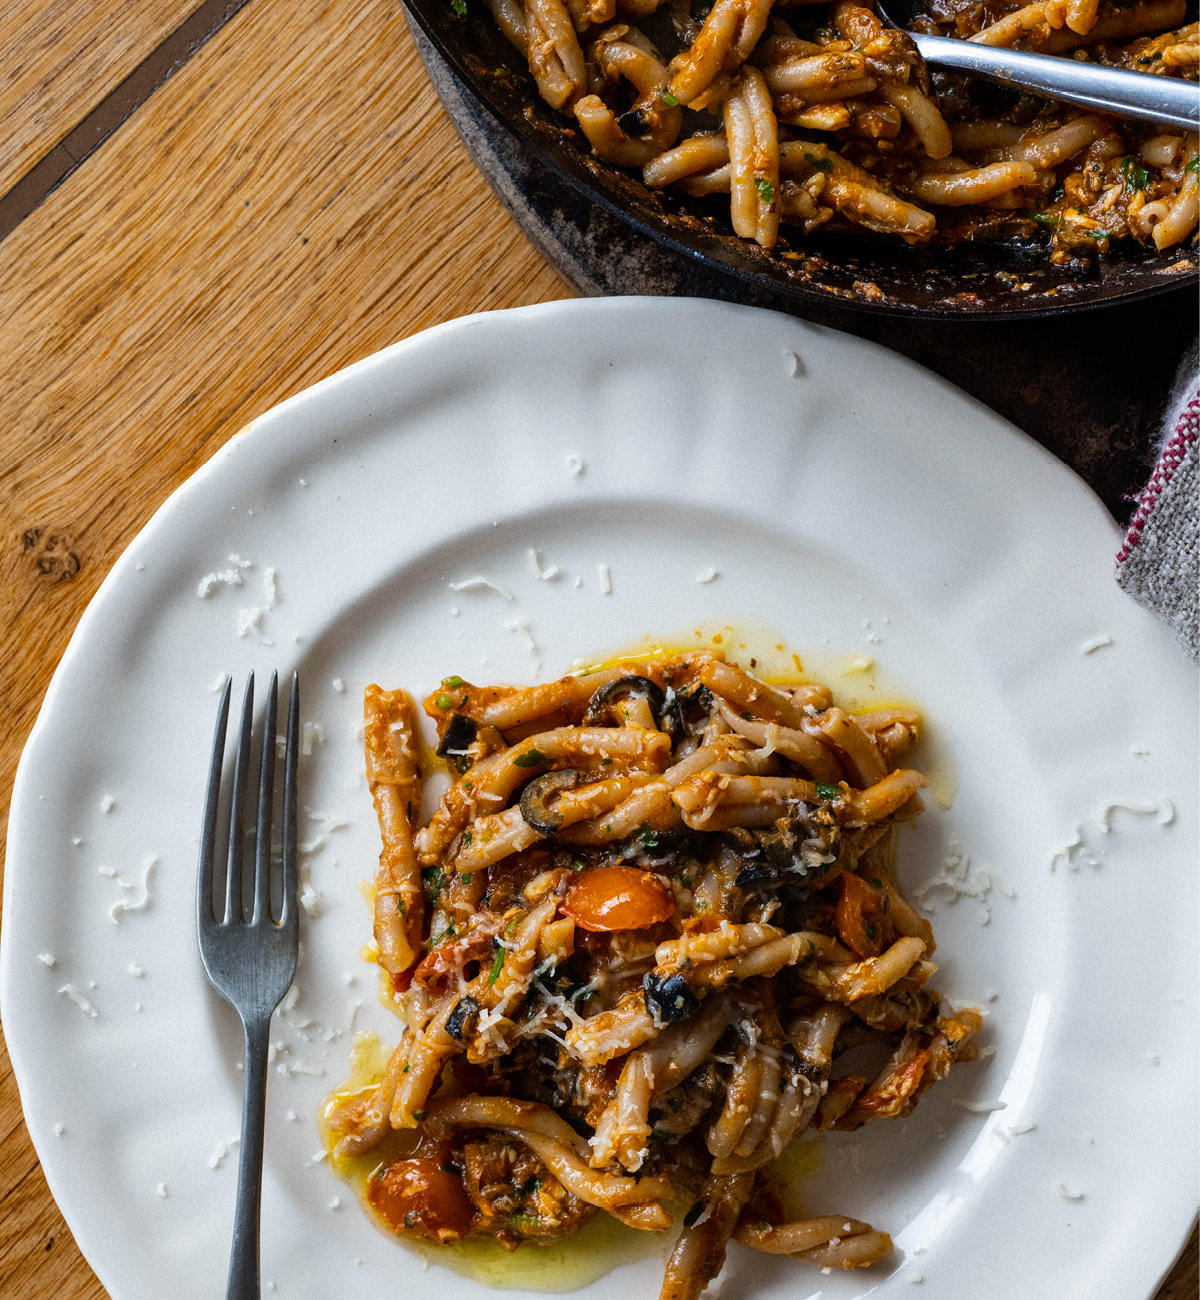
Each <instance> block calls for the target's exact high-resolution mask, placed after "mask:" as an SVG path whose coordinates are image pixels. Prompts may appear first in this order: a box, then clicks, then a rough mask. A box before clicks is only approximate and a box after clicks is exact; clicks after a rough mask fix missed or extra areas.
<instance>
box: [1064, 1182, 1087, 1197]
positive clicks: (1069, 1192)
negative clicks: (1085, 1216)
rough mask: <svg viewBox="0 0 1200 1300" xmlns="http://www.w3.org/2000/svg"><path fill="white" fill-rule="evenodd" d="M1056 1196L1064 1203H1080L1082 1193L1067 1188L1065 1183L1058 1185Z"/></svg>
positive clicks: (1069, 1187)
mask: <svg viewBox="0 0 1200 1300" xmlns="http://www.w3.org/2000/svg"><path fill="white" fill-rule="evenodd" d="M1058 1194H1059V1196H1061V1197H1062V1198H1063V1200H1064V1201H1082V1200H1083V1193H1082V1192H1080V1191H1077V1190H1076V1189H1075V1188H1073V1187H1071V1186H1069V1185H1068V1184H1067V1183H1059V1185H1058Z"/></svg>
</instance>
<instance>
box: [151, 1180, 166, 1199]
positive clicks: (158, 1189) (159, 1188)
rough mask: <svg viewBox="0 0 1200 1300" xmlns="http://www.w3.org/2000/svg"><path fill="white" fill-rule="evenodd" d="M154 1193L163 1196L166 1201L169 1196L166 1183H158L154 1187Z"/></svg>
mask: <svg viewBox="0 0 1200 1300" xmlns="http://www.w3.org/2000/svg"><path fill="white" fill-rule="evenodd" d="M154 1191H155V1193H156V1194H157V1195H159V1196H161V1197H162V1198H163V1200H164V1201H165V1200H166V1199H167V1196H168V1194H169V1189H168V1187H167V1185H166V1183H156V1184H155V1187H154Z"/></svg>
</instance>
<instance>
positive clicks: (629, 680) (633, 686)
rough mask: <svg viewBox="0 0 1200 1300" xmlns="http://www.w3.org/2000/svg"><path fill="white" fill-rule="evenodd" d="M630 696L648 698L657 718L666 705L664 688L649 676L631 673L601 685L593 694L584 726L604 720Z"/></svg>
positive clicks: (641, 698) (651, 709)
mask: <svg viewBox="0 0 1200 1300" xmlns="http://www.w3.org/2000/svg"><path fill="white" fill-rule="evenodd" d="M630 698H632V699H635V700H646V701H647V702H648V703H649V705H650V712H651V713H653V714H654V717H655V719H656V720H657V719H658V718H660V717H661V716H662V711H663V708H664V706H665V705H666V696H665V695H663V693H662V688H661V687H660V686H658V685H657V684H656V683H655V682H652V681H651V680H650V678H649V677H637V676H635V675H634V674H632V673H631V674H630V675H629V676H628V677H618V678H617V680H616V681H615V682H609V683H608V685H607V686H601V687H600V689H599V690H598V691H597V692H596V693H595V695H593V696H592V698H591V700H590V701H589V702H588V711H587V716H586V717H585V718H584V720H583V722H584V726H595V725H596V724H597V723H599V722H603V721H604V719H605V718H606V717H607V716H608V714H609V713H610V712H611V711H612V709H613V708H614V707H615V706H616V705H618V704H619V703H620V702H621V701H622V700H627V699H630Z"/></svg>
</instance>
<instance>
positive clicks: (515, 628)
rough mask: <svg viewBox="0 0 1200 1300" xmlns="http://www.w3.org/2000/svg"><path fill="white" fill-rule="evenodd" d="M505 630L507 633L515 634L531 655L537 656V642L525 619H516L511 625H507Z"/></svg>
mask: <svg viewBox="0 0 1200 1300" xmlns="http://www.w3.org/2000/svg"><path fill="white" fill-rule="evenodd" d="M504 629H505V631H507V632H515V633H516V634H517V636H519V637H520V638H521V641H522V642H523V644H524V646H525V649H526V650H528V651H529V653H530V654H531V655H535V654H537V642H536V641H535V640H534V639H533V633H532V632H530V630H529V624H528V623H526V622H525V620H524V619H523V618H514V619H513V621H512V622H511V623H505V625H504Z"/></svg>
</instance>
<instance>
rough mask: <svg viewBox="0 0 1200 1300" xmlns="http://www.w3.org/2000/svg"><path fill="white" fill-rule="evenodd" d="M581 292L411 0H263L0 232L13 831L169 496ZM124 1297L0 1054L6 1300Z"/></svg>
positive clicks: (33, 134)
mask: <svg viewBox="0 0 1200 1300" xmlns="http://www.w3.org/2000/svg"><path fill="white" fill-rule="evenodd" d="M190 7H194V6H191V5H190V4H186V3H185V4H184V5H181V6H180V7H179V9H178V10H175V9H172V8H171V6H170V5H169V4H167V3H158V4H148V5H147V4H137V5H135V4H121V3H119V2H118V3H110V4H108V5H107V7H105V5H103V4H100V3H96V4H95V5H94V6H93V5H87V6H85V5H82V4H78V3H75V4H73V5H68V4H67V3H65V2H64V3H60V4H59V5H58V6H57V7H54V6H52V7H51V9H50V10H49V12H61V13H62V14H63V15H64V16H67V15H71V16H76V17H77V15H78V14H80V13H83V12H84V11H87V10H90V11H91V13H92V14H94V15H95V20H94V21H93V20H92V19H91V18H89V19H88V21H86V22H84V23H83V25H82V26H81V27H80V28H79V30H78V32H76V30H75V27H74V26H71V25H70V24H67V25H66V26H65V27H64V32H63V34H62V35H61V36H59V37H56V38H55V39H54V40H53V41H46V42H44V43H43V44H41V45H38V44H37V36H36V35H31V34H30V33H31V32H33V31H34V30H35V29H34V28H33V27H30V26H28V25H26V26H22V25H21V24H22V22H23V21H24V18H23V17H22V16H20V15H18V17H17V18H15V19H14V17H13V16H12V15H11V14H10V15H8V16H7V17H5V18H3V19H0V88H8V87H14V86H18V83H20V82H21V78H22V77H23V76H24V77H25V78H26V81H27V82H28V83H29V84H31V85H33V84H42V83H44V84H46V85H53V84H56V85H61V86H69V85H79V86H82V85H83V83H84V82H86V80H87V77H86V76H84V75H79V76H77V77H75V80H74V81H73V80H72V77H73V76H74V75H75V74H74V73H72V71H71V69H70V64H71V62H72V59H71V57H70V49H71V45H70V42H72V41H74V42H75V48H76V52H77V55H78V57H79V59H80V60H81V61H80V64H79V67H78V69H76V70H75V71H76V72H78V73H80V74H83V73H84V72H86V71H87V69H89V68H94V67H95V66H96V61H97V59H98V60H99V62H100V63H101V64H104V65H105V66H107V62H106V61H107V60H108V59H112V58H118V56H119V57H127V55H126V54H122V53H121V51H123V50H124V51H128V50H132V49H133V48H134V45H133V44H126V43H127V42H134V43H137V42H140V44H138V45H137V48H140V49H149V48H151V47H153V45H154V44H155V40H156V39H157V37H156V33H158V34H160V33H161V32H162V30H163V29H164V27H169V26H170V25H171V24H172V22H173V21H174V20H175V17H178V15H179V14H181V13H182V12H183V11H184V10H185V9H187V8H190ZM118 10H119V11H120V12H121V14H122V19H121V24H122V29H121V31H120V33H116V32H114V30H112V26H113V24H112V17H113V15H114V14H115V13H116V12H117V11H118ZM46 12H47V10H45V9H43V10H42V11H41V13H42V14H43V15H44V14H45V13H46ZM104 14H107V15H108V30H105V24H104V22H103V21H101V19H102V16H103V15H104ZM172 15H174V16H175V17H172ZM64 23H65V17H64ZM36 31H37V32H41V29H40V28H37V29H36ZM6 33H7V34H8V35H7V36H6ZM13 40H16V41H18V42H23V43H24V47H23V48H22V49H21V51H20V52H19V53H14V47H13V45H12V43H11V42H12V41H13ZM97 41H99V42H101V44H103V42H104V41H110V42H113V43H112V44H109V45H106V46H104V48H105V49H107V50H109V51H110V52H109V54H107V55H104V56H103V57H101V56H99V55H97V54H96V50H97V48H99V47H98V46H97V44H96V42H97ZM14 59H15V60H16V62H15V63H14ZM35 59H36V60H40V61H41V62H40V63H39V64H38V67H40V68H42V69H43V71H42V72H40V73H38V74H36V75H34V76H33V77H32V79H30V75H29V73H28V72H23V71H22V67H24V66H25V64H23V63H22V62H21V61H22V60H25V61H26V62H28V66H29V67H33V63H32V62H29V61H30V60H35ZM89 60H90V61H89ZM18 64H20V66H17V65H18ZM39 77H41V79H42V81H41V82H39V80H38V78H39ZM56 78H57V81H56ZM0 93H7V90H2V92H0ZM57 93H58V92H55V96H53V97H55V98H56V97H57ZM64 98H69V96H65V97H64ZM86 99H87V96H86V95H83V96H82V97H81V98H80V99H78V101H77V102H76V104H75V106H74V107H73V108H68V107H67V106H65V104H57V103H56V105H55V112H54V114H51V115H50V116H49V117H47V118H45V119H44V120H43V119H39V120H41V121H42V125H41V126H40V127H38V126H37V123H36V122H34V123H33V126H32V127H30V128H29V129H27V130H25V134H24V135H22V136H21V140H27V141H28V142H29V143H28V145H26V144H22V145H21V148H23V149H27V153H28V156H29V157H36V156H37V149H38V139H37V135H38V131H39V130H41V131H43V132H45V133H46V134H45V137H44V138H45V140H46V141H48V142H49V143H52V142H53V140H52V139H51V137H54V138H57V134H61V128H62V127H63V126H64V125H65V126H67V127H69V126H70V125H72V123H71V122H70V121H69V120H68V119H69V117H70V115H71V113H79V112H80V111H81V110H82V111H86V108H85V107H84V106H85V103H86ZM10 102H11V103H13V104H16V103H33V102H34V101H33V100H32V99H30V98H29V95H28V93H26V95H25V98H24V99H21V97H20V96H19V95H16V96H10V97H9V99H0V108H3V106H4V105H6V104H9V103H10ZM31 121H32V119H31ZM2 122H3V118H2V116H0V123H2ZM4 129H5V128H3V126H2V125H0V138H2V137H3V133H4ZM18 134H19V133H18ZM14 138H15V137H14ZM5 157H6V160H7V154H6V155H5ZM567 296H569V291H568V290H567V289H566V287H565V286H564V285H563V284H562V283H561V282H560V281H559V280H558V279H557V277H556V276H555V275H554V273H553V272H552V271H551V270H550V269H549V268H548V267H547V266H546V265H545V264H544V263H543V262H542V261H541V260H540V259H539V257H538V256H537V254H536V253H535V252H534V251H533V250H532V248H531V247H530V246H529V245H528V244H527V243H526V242H525V240H524V238H523V236H522V235H521V234H520V232H519V231H518V230H517V228H516V227H515V226H514V225H513V223H512V222H511V220H510V219H509V217H508V216H507V214H506V213H505V212H504V210H503V209H502V207H501V206H500V204H499V203H498V201H497V200H496V199H495V198H494V197H493V196H492V194H491V193H490V192H489V191H488V189H487V187H486V185H485V183H484V182H483V181H482V179H481V178H480V177H479V176H478V175H477V174H476V173H475V171H474V168H473V167H472V165H471V163H470V161H469V159H468V158H467V156H466V153H465V151H464V150H463V149H462V147H461V145H460V144H459V142H458V140H457V137H456V136H455V135H454V132H453V129H452V127H451V125H450V123H449V121H448V119H447V118H446V117H445V115H444V114H443V112H442V110H441V108H440V106H439V104H438V101H437V99H436V96H435V95H434V93H433V91H432V90H431V88H430V87H429V85H428V82H427V80H426V78H425V75H424V72H423V69H422V67H421V65H420V63H419V61H418V59H417V57H416V54H415V52H414V49H413V46H412V43H411V40H410V39H409V36H408V33H407V30H406V28H405V25H404V21H403V18H402V17H401V15H400V13H399V11H398V10H397V8H396V7H395V5H392V4H387V3H382V2H381V0H374V2H372V0H364V2H363V3H356V4H354V5H350V4H348V3H345V0H342V2H341V3H338V4H331V3H311V2H309V3H302V2H301V0H252V3H250V4H249V5H247V7H246V8H245V9H244V10H243V11H242V12H241V13H240V14H239V15H238V16H237V17H236V18H234V19H233V20H232V21H230V22H229V23H228V24H227V25H226V26H225V27H224V28H223V29H222V30H221V31H220V32H219V33H218V34H217V35H216V36H215V37H214V38H213V39H212V40H211V41H209V43H208V44H207V45H205V46H204V47H203V48H202V49H201V50H200V51H199V52H198V53H197V54H196V55H195V56H194V57H193V58H192V59H191V60H190V61H189V62H188V64H187V65H186V66H185V67H184V68H182V69H181V70H180V71H179V72H178V73H177V74H176V75H175V76H174V77H173V78H172V79H171V80H170V81H169V82H167V83H166V84H165V85H164V86H163V87H161V88H160V89H159V90H158V91H157V92H156V93H155V94H154V95H153V96H152V97H151V98H150V99H149V100H148V101H147V102H146V103H145V104H144V105H143V106H142V107H141V108H140V109H139V110H138V111H137V112H136V113H135V114H134V115H133V116H132V117H131V118H130V119H129V120H128V121H127V122H126V123H125V124H124V125H123V126H122V127H121V128H120V130H119V131H118V132H117V133H116V134H115V135H114V136H113V137H111V138H110V139H109V140H108V141H107V142H106V143H105V144H104V145H103V146H102V147H101V148H100V149H99V150H98V151H97V152H96V153H94V154H93V155H92V156H91V157H90V158H88V160H87V161H86V162H85V163H84V164H83V165H82V166H81V167H80V168H79V170H77V171H76V172H74V173H73V174H72V175H71V176H70V177H69V178H68V179H67V180H66V181H65V182H64V183H63V184H62V185H61V186H60V187H59V189H57V190H56V191H55V192H54V193H53V194H52V195H51V196H50V197H49V199H47V200H46V202H45V203H43V204H42V206H40V207H39V208H37V209H36V210H35V211H34V212H33V213H32V215H30V216H29V217H27V218H26V219H25V220H24V221H23V222H22V223H21V224H20V225H19V226H18V227H17V228H16V230H15V231H14V232H13V233H12V234H11V235H9V236H8V238H7V239H5V240H4V241H3V242H0V355H3V357H4V366H3V369H2V370H0V443H2V452H0V524H2V527H0V575H2V577H0V601H2V603H3V615H4V617H3V632H2V635H0V662H2V663H3V664H4V671H3V674H2V676H0V708H2V709H3V715H4V716H5V717H6V718H7V719H8V724H7V727H6V729H5V734H4V738H3V740H2V741H0V798H2V800H3V820H4V823H5V826H4V827H0V829H5V828H6V824H7V810H8V800H9V795H10V792H11V788H12V779H13V773H14V771H15V767H16V762H17V759H18V757H19V754H20V751H21V748H22V746H23V744H24V742H25V738H26V737H27V735H28V733H29V730H30V727H31V726H32V724H33V720H34V717H35V716H36V713H37V709H38V707H39V705H40V703H41V699H42V696H43V694H44V692H45V689H46V685H47V683H48V681H49V678H50V674H51V672H52V671H53V668H54V666H55V664H56V663H57V661H58V659H59V656H60V655H61V653H62V651H63V649H64V647H65V645H66V642H67V639H68V638H69V636H70V633H71V630H72V629H73V628H74V626H75V624H76V622H77V621H78V619H79V616H80V614H81V613H82V611H83V609H84V607H85V605H86V604H87V602H88V600H89V599H90V598H91V596H92V595H93V593H94V592H95V590H96V588H97V587H98V585H99V583H100V581H101V580H102V578H103V577H104V575H105V574H106V573H107V571H108V569H109V567H110V566H111V565H112V563H113V561H114V560H115V559H116V557H117V556H118V555H119V554H120V552H121V550H122V549H123V548H124V547H125V546H126V545H127V544H128V543H129V541H130V540H131V539H132V538H133V536H134V535H135V534H136V532H137V531H138V529H140V528H141V527H142V525H143V524H144V523H145V522H146V520H147V519H148V518H149V516H150V515H151V513H152V512H153V511H154V510H155V509H156V508H157V506H158V505H159V504H161V502H162V501H163V499H164V498H165V497H166V496H167V495H168V494H169V493H170V492H171V491H172V490H173V489H174V488H175V487H177V486H178V485H179V484H180V483H182V482H183V480H184V479H185V478H187V476H188V475H189V474H191V473H192V472H193V471H194V470H195V469H196V468H197V467H198V466H199V465H200V464H201V463H202V462H203V461H205V460H206V459H207V458H208V457H209V456H211V455H212V454H213V453H214V452H215V451H216V450H217V448H218V447H220V446H221V445H222V444H223V443H224V442H225V441H226V440H227V439H228V438H230V437H231V436H232V435H233V434H234V433H235V432H236V431H237V430H238V429H240V428H241V427H243V426H244V425H245V424H246V423H248V422H249V421H250V420H251V419H253V418H254V417H255V416H256V415H258V414H260V413H261V412H263V411H265V410H267V409H268V408H269V407H271V406H273V405H274V404H275V403H277V402H279V401H280V400H282V399H283V398H285V397H287V396H289V395H290V394H292V393H295V392H297V391H298V390H300V389H302V388H304V387H306V386H308V385H309V384H311V383H313V382H314V381H316V380H317V379H320V378H322V377H323V376H325V375H328V374H330V373H331V372H333V371H335V370H337V369H339V368H340V367H342V366H345V365H347V364H349V363H350V362H352V361H355V360H358V359H359V358H361V357H363V356H366V355H367V354H369V353H371V352H374V351H376V350H377V349H379V348H381V347H383V346H385V345H387V344H389V343H392V342H394V341H395V340H397V339H400V338H403V337H405V336H407V335H409V334H412V333H414V332H415V331H417V330H420V329H424V328H426V327H427V326H429V325H433V324H436V323H437V322H439V321H443V320H449V319H451V318H453V317H456V316H461V315H464V314H467V313H469V312H474V311H482V310H488V309H492V308H501V307H512V306H518V305H522V304H525V303H532V302H542V301H548V300H550V299H555V298H563V297H567ZM1195 1254H1196V1247H1195V1238H1194V1237H1193V1241H1192V1243H1191V1244H1190V1246H1189V1248H1188V1251H1187V1252H1185V1257H1184V1259H1183V1260H1181V1263H1180V1265H1179V1266H1178V1267H1177V1268H1176V1270H1175V1271H1174V1273H1173V1274H1172V1277H1171V1279H1170V1280H1169V1281H1168V1283H1167V1284H1166V1286H1165V1287H1164V1289H1163V1290H1162V1291H1161V1292H1160V1295H1159V1298H1158V1300H1193V1297H1195V1296H1196V1295H1197V1292H1198V1286H1197V1269H1196V1264H1195ZM105 1294H106V1293H105V1292H104V1290H103V1288H102V1287H101V1286H100V1284H99V1282H98V1281H97V1280H96V1279H95V1277H94V1275H93V1274H92V1273H91V1270H90V1269H89V1268H88V1266H87V1264H86V1263H85V1262H84V1261H83V1259H82V1257H81V1256H80V1254H79V1252H78V1249H77V1248H76V1246H75V1243H74V1241H73V1240H72V1238H71V1235H70V1232H69V1231H68V1229H67V1227H66V1225H65V1223H64V1222H63V1219H62V1216H61V1215H60V1214H59V1212H58V1209H57V1207H56V1206H55V1204H54V1202H53V1200H52V1199H51V1197H50V1194H49V1191H48V1189H47V1186H46V1182H45V1179H44V1177H43V1175H42V1172H41V1169H40V1167H39V1165H38V1163H37V1158H36V1156H35V1154H34V1152H33V1148H32V1146H31V1144H30V1141H29V1137H28V1134H27V1132H26V1130H25V1127H24V1124H23V1122H22V1119H21V1110H20V1102H19V1098H18V1096H17V1089H16V1084H15V1081H14V1078H13V1074H12V1069H11V1066H10V1064H9V1061H8V1057H7V1054H6V1053H5V1052H4V1051H3V1045H2V1042H0V1295H2V1296H4V1297H6V1300H50V1298H51V1297H54V1300H100V1298H101V1297H103V1296H104V1295H105ZM964 1300H967V1298H965V1297H964ZM1030 1300H1035V1298H1030ZM1098 1300H1103V1298H1100V1297H1098Z"/></svg>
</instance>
